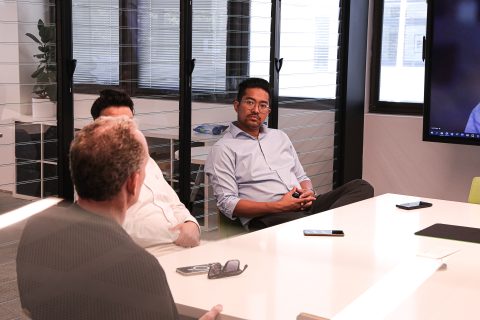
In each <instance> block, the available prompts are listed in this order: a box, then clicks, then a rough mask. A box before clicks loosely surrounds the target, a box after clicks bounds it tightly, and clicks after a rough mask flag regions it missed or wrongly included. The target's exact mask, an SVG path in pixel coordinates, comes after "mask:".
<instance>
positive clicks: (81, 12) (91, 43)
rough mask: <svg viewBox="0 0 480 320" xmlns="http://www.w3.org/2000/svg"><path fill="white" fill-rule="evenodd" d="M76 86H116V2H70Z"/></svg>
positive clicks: (93, 0) (85, 0)
mask: <svg viewBox="0 0 480 320" xmlns="http://www.w3.org/2000/svg"><path fill="white" fill-rule="evenodd" d="M72 19H73V21H72V24H73V27H72V28H73V58H74V59H76V60H77V67H76V69H75V74H74V76H73V81H74V83H75V84H102V85H118V84H119V62H120V57H119V1H118V0H73V1H72Z"/></svg>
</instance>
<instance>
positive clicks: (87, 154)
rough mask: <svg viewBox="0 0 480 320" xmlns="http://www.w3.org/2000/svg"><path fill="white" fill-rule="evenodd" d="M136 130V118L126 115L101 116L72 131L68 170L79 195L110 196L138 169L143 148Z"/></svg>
mask: <svg viewBox="0 0 480 320" xmlns="http://www.w3.org/2000/svg"><path fill="white" fill-rule="evenodd" d="M136 130H138V129H137V126H136V125H135V122H134V121H133V120H130V119H128V118H127V117H100V118H98V119H97V120H95V122H93V123H91V124H89V125H86V126H85V127H83V128H82V130H80V131H79V132H78V133H77V134H76V135H75V139H74V140H73V141H72V144H71V146H70V172H71V175H72V180H73V183H74V185H75V189H76V190H77V193H78V195H79V196H80V197H81V198H83V199H90V200H95V201H105V200H110V199H112V198H113V197H114V196H115V195H117V194H118V193H119V192H120V189H121V187H122V185H123V184H124V183H125V182H126V181H127V178H128V177H129V176H130V175H131V174H132V173H134V172H136V171H138V170H140V168H141V165H142V161H144V159H145V157H146V150H144V149H145V148H144V146H143V144H142V142H141V141H139V139H138V138H137V137H136V135H135V131H136Z"/></svg>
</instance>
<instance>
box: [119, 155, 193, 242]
mask: <svg viewBox="0 0 480 320" xmlns="http://www.w3.org/2000/svg"><path fill="white" fill-rule="evenodd" d="M186 221H192V222H194V223H196V224H197V226H198V222H197V220H196V219H195V218H194V217H193V216H192V215H191V214H190V212H189V211H188V210H187V208H186V207H185V206H184V205H183V203H181V202H180V199H179V198H178V196H177V194H176V193H175V191H174V190H173V189H172V187H171V186H170V185H169V184H168V182H167V181H166V180H165V178H164V177H163V174H162V171H161V170H160V168H159V167H158V165H157V163H156V162H155V161H154V160H153V159H152V158H149V159H148V163H147V166H146V168H145V181H144V182H143V185H142V188H141V190H140V196H139V198H138V201H137V202H136V203H135V204H134V205H133V206H131V207H130V208H129V209H128V211H127V214H126V216H125V221H124V223H123V228H124V229H125V230H126V231H127V233H128V234H129V235H130V236H131V237H132V238H133V240H134V241H135V242H136V243H137V244H138V245H140V246H142V247H150V246H154V245H159V244H171V243H173V242H174V241H175V240H176V239H177V238H178V231H176V232H172V231H170V230H169V228H171V227H174V226H176V225H177V224H179V223H184V222H186ZM199 229H200V227H199Z"/></svg>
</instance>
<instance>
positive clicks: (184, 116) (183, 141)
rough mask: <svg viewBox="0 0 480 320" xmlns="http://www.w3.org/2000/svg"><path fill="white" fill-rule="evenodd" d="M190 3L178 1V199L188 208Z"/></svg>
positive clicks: (190, 73)
mask: <svg viewBox="0 0 480 320" xmlns="http://www.w3.org/2000/svg"><path fill="white" fill-rule="evenodd" d="M191 62H192V1H191V0H181V1H180V83H179V86H180V101H179V109H180V110H179V126H180V127H179V129H178V131H179V132H178V133H179V145H180V150H179V198H180V201H182V202H183V204H184V205H185V206H187V207H189V206H190V171H191V164H190V157H191V149H190V148H191V145H190V142H191V140H192V132H191V130H192V129H191V128H192V72H193V63H191Z"/></svg>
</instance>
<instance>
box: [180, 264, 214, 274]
mask: <svg viewBox="0 0 480 320" xmlns="http://www.w3.org/2000/svg"><path fill="white" fill-rule="evenodd" d="M213 264H215V263H205V264H197V265H195V266H188V267H180V268H177V272H178V273H180V274H182V275H184V276H193V275H196V274H205V273H208V270H210V266H211V265H213Z"/></svg>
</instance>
